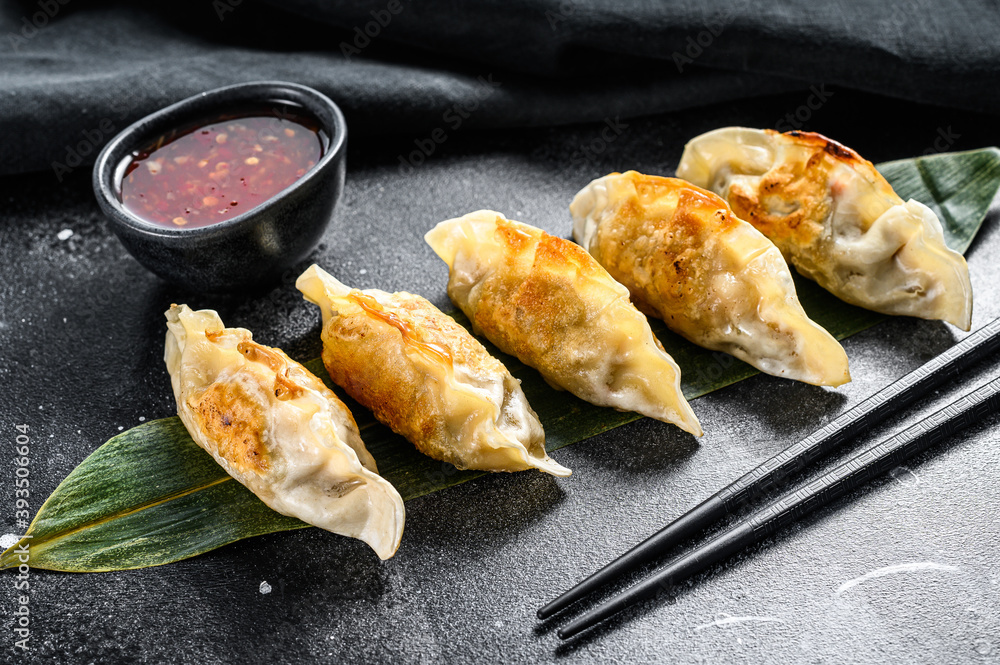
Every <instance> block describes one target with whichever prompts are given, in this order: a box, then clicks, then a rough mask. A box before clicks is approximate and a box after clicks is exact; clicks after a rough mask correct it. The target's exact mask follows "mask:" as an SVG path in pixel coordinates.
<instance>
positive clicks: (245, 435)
mask: <svg viewBox="0 0 1000 665" xmlns="http://www.w3.org/2000/svg"><path fill="white" fill-rule="evenodd" d="M191 406H192V409H193V411H194V413H195V418H196V419H197V422H198V426H199V427H200V428H201V430H202V432H204V433H205V436H206V437H207V439H208V440H209V441H211V442H212V443H213V444H215V451H216V453H217V454H218V455H219V457H221V458H223V459H224V460H226V461H227V462H229V463H230V464H231V465H232V466H233V468H235V469H238V470H240V471H242V472H244V473H248V472H249V473H256V474H258V475H264V474H265V473H267V471H268V469H269V468H270V466H271V463H270V456H269V455H268V452H267V447H266V446H265V445H264V430H265V428H266V426H267V421H266V419H265V418H264V414H263V413H262V409H261V406H260V403H259V402H258V401H257V400H255V399H254V398H253V397H251V396H250V395H248V394H247V392H246V390H244V388H243V386H242V385H240V384H238V383H213V384H212V385H210V386H209V387H208V388H206V389H205V391H204V392H203V393H202V394H201V395H200V396H199V397H198V399H197V402H196V403H194V404H192V405H191Z"/></svg>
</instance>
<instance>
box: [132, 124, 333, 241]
mask: <svg viewBox="0 0 1000 665" xmlns="http://www.w3.org/2000/svg"><path fill="white" fill-rule="evenodd" d="M323 150H324V140H323V135H322V134H321V132H320V130H319V125H318V123H317V122H316V120H315V119H313V118H310V117H308V116H306V115H303V114H302V113H301V112H299V113H296V112H295V110H289V109H273V110H268V111H263V110H258V111H248V112H245V113H238V114H232V115H228V116H222V117H220V118H218V119H216V120H213V121H209V122H202V123H197V124H194V125H189V126H186V127H182V128H180V129H177V130H174V131H172V132H170V133H169V134H167V135H164V136H161V137H160V138H159V139H157V141H156V142H155V143H154V144H153V145H151V146H149V147H148V148H147V149H145V150H140V151H136V152H135V153H133V154H132V157H131V158H130V160H129V162H128V164H127V166H126V167H125V169H124V171H122V173H123V176H122V180H121V188H120V192H121V200H122V205H123V206H124V207H125V209H126V210H128V211H129V212H131V213H132V214H133V215H136V216H137V217H139V218H140V219H143V220H145V221H147V222H150V223H152V224H156V225H158V226H164V227H167V228H175V229H176V228H198V227H201V226H209V225H211V224H216V223H218V222H222V221H225V220H227V219H231V218H233V217H236V216H237V215H240V214H242V213H244V212H246V211H248V210H250V209H251V208H254V207H255V206H257V205H260V204H261V203H263V202H264V201H267V200H268V199H269V198H271V197H272V196H274V195H276V194H278V193H279V192H281V191H282V190H284V189H285V188H286V187H288V186H289V185H291V184H292V183H294V182H295V181H296V180H298V179H299V178H301V177H302V176H303V175H305V174H306V172H307V171H309V169H311V168H312V167H313V166H315V165H316V163H317V162H319V160H320V157H322V156H323Z"/></svg>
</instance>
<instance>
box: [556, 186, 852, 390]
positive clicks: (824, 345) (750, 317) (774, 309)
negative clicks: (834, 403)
mask: <svg viewBox="0 0 1000 665" xmlns="http://www.w3.org/2000/svg"><path fill="white" fill-rule="evenodd" d="M570 212H571V213H572V215H573V235H574V237H575V238H576V240H577V242H579V243H580V244H581V245H582V246H583V247H584V248H585V249H587V250H588V251H589V252H590V253H591V254H592V255H593V256H594V258H595V259H597V261H598V262H599V263H600V264H601V265H602V266H604V267H605V268H606V269H607V271H608V272H609V273H611V276H612V277H614V278H615V279H616V280H618V281H619V282H621V283H622V284H624V285H625V286H626V287H627V288H628V290H629V291H630V292H631V294H632V300H633V302H634V303H635V304H636V306H637V307H638V308H639V309H640V310H642V311H643V312H646V313H648V314H651V315H653V316H657V317H659V318H661V319H663V320H664V322H665V323H666V324H667V327H669V328H670V329H671V330H673V331H675V332H677V333H679V334H681V335H683V336H684V337H686V338H687V339H689V340H691V341H692V342H694V343H695V344H698V345H700V346H703V347H705V348H709V349H715V350H718V351H725V352H726V353H731V354H732V355H734V356H736V357H737V358H739V359H741V360H743V361H745V362H747V363H750V364H751V365H753V366H754V367H756V368H757V369H759V370H761V371H763V372H767V373H768V374H773V375H775V376H781V377H785V378H789V379H796V380H798V381H804V382H806V383H812V384H815V385H829V386H839V385H841V384H843V383H846V382H848V381H850V378H851V377H850V374H849V372H848V369H847V354H846V353H845V352H844V349H843V347H841V346H840V344H838V343H837V340H835V339H834V338H833V337H832V336H831V335H830V334H829V333H828V332H826V331H825V330H823V329H822V328H821V327H819V326H818V325H816V324H815V323H814V322H813V321H811V320H810V319H809V317H807V316H806V313H805V312H804V311H803V310H802V305H800V304H799V299H798V297H796V295H795V285H794V284H793V282H792V276H791V273H790V272H789V271H788V266H787V265H786V264H785V261H784V259H782V258H781V253H780V252H779V251H778V249H777V248H776V247H775V246H774V245H773V244H772V243H771V241H769V240H768V239H767V238H765V237H764V236H763V235H761V233H760V232H759V231H757V230H756V229H754V228H753V227H752V226H751V225H749V224H747V223H746V222H744V221H742V220H740V219H739V218H737V217H736V216H735V215H733V213H732V211H731V210H730V209H729V206H727V205H726V203H725V201H723V200H722V199H720V198H719V197H718V196H716V195H715V194H712V193H711V192H707V191H705V190H703V189H701V188H699V187H695V186H694V185H692V184H691V183H689V182H686V181H684V180H678V179H677V178H661V177H658V176H647V175H642V174H641V173H636V172H635V171H629V172H627V173H613V174H611V175H608V176H605V177H603V178H599V179H597V180H595V181H593V182H592V183H590V184H589V185H588V186H587V187H585V188H584V189H583V190H581V191H580V193H578V194H577V195H576V197H575V198H574V199H573V203H572V204H571V205H570Z"/></svg>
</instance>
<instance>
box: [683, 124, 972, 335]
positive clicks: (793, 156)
mask: <svg viewBox="0 0 1000 665" xmlns="http://www.w3.org/2000/svg"><path fill="white" fill-rule="evenodd" d="M677 177H678V178H684V179H685V180H689V181H691V182H692V183H694V184H695V185H698V186H699V187H705V188H706V189H710V190H712V191H714V192H716V193H717V194H719V195H721V196H722V197H723V198H724V199H726V200H727V201H728V202H729V205H730V206H731V207H732V209H733V212H735V213H736V215H737V216H739V217H740V218H742V219H745V220H746V221H748V222H750V223H751V224H753V225H754V226H755V227H757V229H759V230H760V231H761V233H763V234H764V235H766V236H767V237H768V238H770V239H771V241H773V242H774V244H776V245H777V246H778V249H780V250H781V252H782V254H784V255H785V258H787V259H788V262H789V263H791V264H792V265H793V266H795V268H796V269H797V270H798V271H799V272H800V273H802V274H803V275H805V276H806V277H808V278H810V279H813V280H815V281H816V282H817V283H818V284H819V285H820V286H822V287H823V288H824V289H826V290H827V291H829V292H830V293H832V294H834V295H835V296H837V297H838V298H840V299H841V300H844V301H846V302H849V303H851V304H853V305H858V306H860V307H865V308H868V309H871V310H875V311H876V312H882V313H883V314H902V315H906V316H916V317H920V318H924V319H941V320H944V321H948V322H949V323H952V324H954V325H956V326H958V327H959V328H962V329H963V330H968V329H969V326H970V325H971V323H972V285H971V283H970V282H969V267H968V266H967V265H966V263H965V259H964V258H962V255H961V254H959V253H958V252H954V251H952V250H950V249H948V247H947V246H946V245H945V243H944V235H943V233H942V230H941V222H940V221H939V220H938V218H937V216H936V215H935V214H934V212H933V211H931V209H930V208H928V207H927V206H925V205H923V204H922V203H918V202H917V201H914V200H912V199H911V200H909V201H907V202H905V203H904V202H903V199H901V198H900V197H899V196H898V195H897V194H896V192H894V191H893V189H892V187H891V186H890V185H889V183H888V182H886V180H885V178H883V177H882V175H881V174H880V173H879V172H878V171H876V170H875V167H874V166H873V165H872V164H871V162H868V161H866V160H865V159H862V157H861V156H860V155H858V154H857V153H856V152H854V151H853V150H851V149H850V148H846V147H844V146H842V145H840V144H839V143H837V142H835V141H831V140H830V139H828V138H826V137H825V136H822V135H820V134H814V133H812V132H788V133H787V134H779V133H778V132H776V131H774V130H770V129H764V130H761V129H746V128H744V127H727V128H724V129H717V130H715V131H713V132H709V133H707V134H702V135H701V136H699V137H697V138H695V139H692V140H691V142H690V143H688V144H687V147H686V148H685V150H684V155H683V157H681V163H680V165H679V166H678V167H677Z"/></svg>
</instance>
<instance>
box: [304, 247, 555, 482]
mask: <svg viewBox="0 0 1000 665" xmlns="http://www.w3.org/2000/svg"><path fill="white" fill-rule="evenodd" d="M295 286H296V287H297V288H298V289H299V291H301V292H302V293H303V295H304V296H305V298H306V300H308V301H309V302H312V303H315V304H317V305H319V307H320V310H321V311H322V313H323V330H322V333H321V336H322V339H323V363H324V364H325V365H326V368H327V370H328V371H329V372H330V378H332V379H333V381H334V383H336V384H337V385H339V386H341V387H343V388H344V390H346V391H347V393H348V394H349V395H350V396H351V397H353V398H354V399H356V400H357V401H358V402H360V403H361V404H362V405H364V406H366V407H368V408H369V409H371V410H372V412H373V413H374V414H375V417H376V418H378V419H379V420H380V421H382V422H383V423H385V424H386V425H388V426H389V427H390V428H392V430H393V431H395V432H396V433H397V434H401V435H402V436H404V437H406V438H407V439H409V440H410V442H411V443H413V445H415V446H416V447H417V449H418V450H419V451H420V452H422V453H424V454H425V455H429V456H430V457H433V458H434V459H438V460H441V461H444V462H450V463H451V464H454V465H455V466H456V467H458V468H459V469H481V470H483V471H522V470H524V469H532V468H534V469H539V470H540V471H545V472H547V473H551V474H552V475H554V476H568V475H569V474H570V471H569V469H567V468H565V467H563V466H560V465H559V464H557V463H556V462H555V461H553V460H552V459H551V458H550V457H549V456H548V455H547V454H546V452H545V432H544V431H543V430H542V424H541V423H540V422H539V421H538V416H537V415H535V412H534V411H533V410H532V409H531V406H529V405H528V400H527V398H525V396H524V392H523V391H522V390H521V384H520V382H519V381H518V380H517V379H515V378H514V377H513V376H511V374H510V372H508V371H507V368H506V367H504V366H503V363H501V362H500V361H499V360H497V359H496V358H494V357H493V356H491V355H490V354H489V352H488V351H487V350H486V349H485V348H484V347H483V345H482V344H480V343H479V342H478V341H476V338H475V337H473V336H472V335H470V334H469V332H468V331H467V330H466V329H465V328H463V327H462V326H460V325H459V324H457V323H455V320H454V319H452V318H451V317H450V316H448V315H446V314H444V313H443V312H441V311H440V310H439V309H438V308H436V307H435V306H434V305H432V304H431V303H430V302H428V301H427V300H425V299H424V298H421V297H420V296H416V295H413V294H411V293H403V292H400V293H386V292H385V291H378V290H375V289H369V290H366V291H358V290H357V289H351V288H349V287H347V286H345V285H344V284H341V283H340V282H339V281H337V280H336V279H335V278H334V277H333V276H332V275H330V274H329V273H327V272H325V271H324V270H322V269H321V268H320V267H319V266H315V265H314V266H311V267H310V268H309V269H307V270H306V271H305V272H304V273H302V275H300V276H299V278H298V280H297V281H296V282H295Z"/></svg>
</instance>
